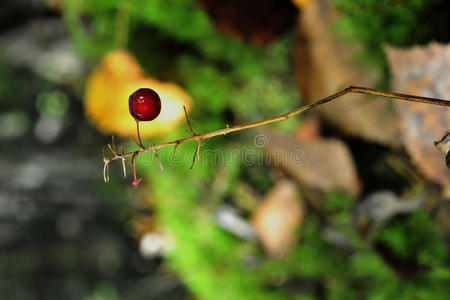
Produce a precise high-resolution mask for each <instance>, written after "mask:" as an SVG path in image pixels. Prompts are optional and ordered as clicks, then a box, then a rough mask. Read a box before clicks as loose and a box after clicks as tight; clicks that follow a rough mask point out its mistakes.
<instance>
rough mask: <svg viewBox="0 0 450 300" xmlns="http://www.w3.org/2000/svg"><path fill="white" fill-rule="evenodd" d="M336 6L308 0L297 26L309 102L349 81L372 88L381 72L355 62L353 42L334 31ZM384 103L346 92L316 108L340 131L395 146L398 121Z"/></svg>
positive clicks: (300, 72)
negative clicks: (338, 35) (349, 42)
mask: <svg viewBox="0 0 450 300" xmlns="http://www.w3.org/2000/svg"><path fill="white" fill-rule="evenodd" d="M336 15H337V14H336V11H335V9H334V7H333V5H332V4H331V2H330V1H327V0H316V1H307V2H306V3H305V4H304V5H303V7H302V13H301V15H300V17H299V22H298V25H297V36H298V38H297V41H298V42H297V49H296V75H297V78H298V83H299V86H300V89H301V91H302V96H303V99H304V100H305V101H306V102H308V103H310V102H314V101H316V100H318V99H320V98H323V97H326V96H329V95H331V94H333V93H336V92H337V91H339V90H341V89H343V88H345V87H347V86H349V85H358V86H365V87H373V86H374V85H375V83H376V82H377V81H378V79H379V76H380V74H378V73H376V72H375V71H374V70H373V69H371V68H362V67H361V66H359V65H358V64H357V63H356V62H355V57H354V55H353V53H354V51H353V50H354V49H353V48H351V47H352V46H350V45H347V44H345V43H344V42H343V41H341V40H339V39H338V38H337V37H336V35H335V32H333V22H334V20H335V16H336ZM388 107H389V103H388V102H387V101H386V100H383V99H376V98H375V97H371V96H367V95H362V94H359V95H346V96H344V97H343V98H342V99H339V100H337V101H334V102H332V103H329V104H327V105H325V106H323V107H321V108H319V109H318V111H319V112H320V113H321V114H322V115H323V116H324V117H325V118H326V119H327V120H328V121H330V122H331V123H332V124H333V125H335V126H337V127H338V128H339V129H340V130H342V131H343V132H345V133H347V134H350V135H355V136H359V137H363V138H366V139H369V140H372V141H376V142H379V143H383V144H389V145H398V144H399V143H398V140H397V135H396V134H397V130H398V129H397V122H396V119H395V116H394V115H393V114H392V113H391V112H389V109H388Z"/></svg>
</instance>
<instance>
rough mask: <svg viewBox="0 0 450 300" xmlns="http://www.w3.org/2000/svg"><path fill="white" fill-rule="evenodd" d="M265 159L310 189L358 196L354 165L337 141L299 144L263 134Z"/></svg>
mask: <svg viewBox="0 0 450 300" xmlns="http://www.w3.org/2000/svg"><path fill="white" fill-rule="evenodd" d="M264 134H265V135H266V137H267V142H268V143H267V145H266V146H265V147H264V152H265V155H266V158H267V160H268V162H269V163H270V165H271V166H274V167H279V168H281V169H283V170H284V171H286V172H287V173H288V174H289V175H290V176H292V177H293V178H295V179H296V180H297V181H298V182H299V183H300V184H302V185H305V186H307V187H309V188H314V189H318V190H321V191H325V192H329V191H333V190H343V191H346V192H348V193H350V194H352V195H356V194H358V193H359V190H360V185H359V182H358V177H357V172H356V167H355V163H354V161H353V159H352V156H351V153H350V151H349V150H348V148H347V146H346V145H345V144H344V143H342V142H341V141H339V140H337V139H316V140H305V141H300V140H297V139H295V138H291V137H286V136H282V135H280V134H278V133H276V132H274V131H264Z"/></svg>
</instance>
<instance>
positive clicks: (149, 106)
mask: <svg viewBox="0 0 450 300" xmlns="http://www.w3.org/2000/svg"><path fill="white" fill-rule="evenodd" d="M128 107H129V109H130V114H131V115H132V116H133V118H134V119H135V120H136V121H151V120H154V119H155V118H156V117H157V116H158V115H159V113H160V112H161V99H159V96H158V94H157V93H156V92H155V91H154V90H152V89H147V88H144V89H138V90H137V91H136V92H134V93H133V94H131V96H130V99H129V101H128Z"/></svg>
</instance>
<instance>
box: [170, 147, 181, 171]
mask: <svg viewBox="0 0 450 300" xmlns="http://www.w3.org/2000/svg"><path fill="white" fill-rule="evenodd" d="M179 144H180V143H175V146H174V147H173V153H172V168H173V167H175V152H176V151H177V147H178V145H179Z"/></svg>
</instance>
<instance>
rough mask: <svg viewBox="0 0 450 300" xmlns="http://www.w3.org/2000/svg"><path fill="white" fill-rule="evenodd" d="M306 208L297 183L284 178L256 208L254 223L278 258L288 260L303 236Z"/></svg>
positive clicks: (273, 255) (267, 247)
mask: <svg viewBox="0 0 450 300" xmlns="http://www.w3.org/2000/svg"><path fill="white" fill-rule="evenodd" d="M304 216H305V206H304V204H303V202H302V199H301V197H300V194H299V193H298V190H297V186H296V185H295V183H294V182H292V181H290V180H287V179H284V180H280V181H279V182H277V184H276V185H275V186H274V187H273V188H272V189H271V190H270V191H269V193H268V194H267V196H266V197H265V199H264V200H263V202H262V203H261V204H260V205H259V206H258V208H257V209H256V212H255V214H254V215H253V219H252V223H253V225H254V227H255V229H256V231H257V232H258V234H259V237H260V238H261V241H262V244H263V246H264V248H265V249H266V251H267V253H268V254H269V255H270V256H271V257H274V258H283V257H285V256H286V255H287V254H288V253H289V251H290V250H291V249H292V247H293V246H294V245H295V243H296V242H297V241H298V239H299V237H300V234H299V232H298V230H299V227H300V226H301V224H302V222H303V219H304Z"/></svg>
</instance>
